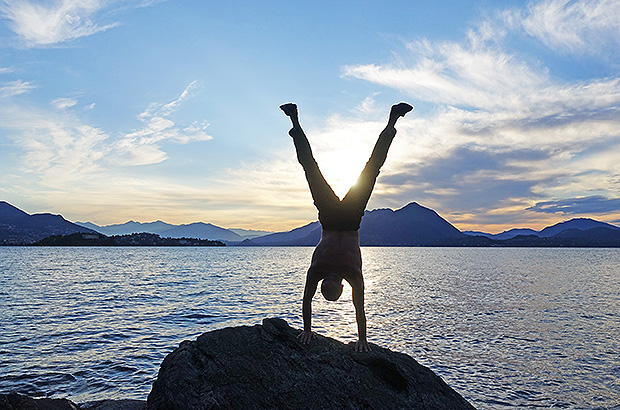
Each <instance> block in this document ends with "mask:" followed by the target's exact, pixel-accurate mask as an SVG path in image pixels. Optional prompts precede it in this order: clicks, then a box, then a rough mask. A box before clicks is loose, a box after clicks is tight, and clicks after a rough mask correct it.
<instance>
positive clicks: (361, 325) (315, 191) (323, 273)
mask: <svg viewBox="0 0 620 410" xmlns="http://www.w3.org/2000/svg"><path fill="white" fill-rule="evenodd" d="M280 108H281V109H282V111H284V113H285V114H286V115H287V116H288V117H290V119H291V121H292V123H293V128H292V129H291V130H290V131H289V135H290V136H291V137H292V138H293V143H294V144H295V149H296V151H297V159H298V160H299V163H300V164H301V166H302V167H303V169H304V172H305V174H306V180H307V181H308V186H309V187H310V193H311V194H312V199H313V200H314V205H315V206H316V208H317V210H318V213H319V222H321V226H322V231H321V240H320V241H319V244H318V245H317V246H316V248H315V249H314V253H313V254H312V261H311V262H310V268H309V269H308V273H307V275H306V285H305V288H304V296H303V304H302V315H303V321H304V330H303V332H302V333H301V334H300V335H299V338H300V340H301V342H302V343H303V344H308V343H310V341H311V340H312V339H313V338H315V337H316V336H315V335H314V333H313V332H312V298H313V297H314V294H315V293H316V289H317V286H318V283H319V282H320V281H322V283H321V293H322V294H323V296H324V297H325V299H327V300H330V301H335V300H338V298H340V295H341V294H342V288H343V284H342V280H343V279H344V280H346V281H347V282H348V283H349V285H351V288H352V294H353V305H354V306H355V318H356V321H357V331H358V337H359V340H358V341H357V342H356V343H355V350H357V351H360V352H366V351H368V350H370V348H369V346H368V342H367V340H366V313H365V312H364V277H363V276H362V255H361V251H360V241H359V228H360V223H361V221H362V217H363V216H364V210H365V209H366V204H367V203H368V200H369V199H370V194H371V193H372V190H373V188H374V186H375V182H376V180H377V176H378V175H379V169H380V168H381V166H382V165H383V163H384V162H385V159H386V157H387V152H388V150H389V148H390V145H391V143H392V140H393V139H394V136H395V135H396V129H395V128H394V125H395V124H396V121H397V120H398V118H400V117H402V116H404V115H405V114H406V113H408V112H409V111H411V110H412V109H413V107H412V106H411V105H409V104H406V103H400V104H396V105H393V106H392V109H391V111H390V116H389V120H388V124H387V126H386V127H385V129H384V130H383V131H382V132H381V134H380V135H379V139H378V140H377V142H376V144H375V147H374V149H373V151H372V154H371V156H370V159H369V160H368V162H367V163H366V166H365V167H364V169H363V170H362V173H361V174H360V176H359V178H358V180H357V182H356V183H355V184H354V185H353V186H352V187H351V189H349V192H347V194H346V195H345V197H344V198H343V199H342V200H340V198H338V196H336V194H335V193H334V191H333V190H332V188H331V187H330V186H329V184H328V183H327V181H325V178H323V174H321V171H320V170H319V166H318V165H317V163H316V160H315V159H314V156H313V155H312V150H311V149H310V143H309V142H308V139H307V138H306V135H305V134H304V132H303V130H302V129H301V125H300V124H299V117H298V112H297V105H295V104H290V103H289V104H284V105H282V106H280Z"/></svg>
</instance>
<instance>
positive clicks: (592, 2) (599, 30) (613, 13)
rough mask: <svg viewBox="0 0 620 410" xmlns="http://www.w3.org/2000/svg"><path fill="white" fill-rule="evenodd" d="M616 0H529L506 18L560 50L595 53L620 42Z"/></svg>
mask: <svg viewBox="0 0 620 410" xmlns="http://www.w3.org/2000/svg"><path fill="white" fill-rule="evenodd" d="M618 16H620V2H618V1H617V0H580V1H569V0H546V1H542V2H539V3H530V4H529V5H528V8H527V11H524V12H517V15H516V16H515V15H513V16H512V18H510V20H509V22H510V23H511V24H512V25H513V26H514V25H517V26H521V27H522V28H523V29H524V30H525V32H527V33H528V34H529V35H531V36H533V37H536V38H538V39H539V40H540V41H541V42H543V43H544V44H545V45H546V46H548V47H550V48H553V49H556V50H560V51H562V52H570V53H583V54H597V53H598V51H599V50H601V47H603V46H614V47H615V48H616V49H617V47H618V46H619V45H620V18H618Z"/></svg>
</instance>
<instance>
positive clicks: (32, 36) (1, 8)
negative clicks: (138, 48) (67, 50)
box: [0, 0, 116, 47]
mask: <svg viewBox="0 0 620 410" xmlns="http://www.w3.org/2000/svg"><path fill="white" fill-rule="evenodd" d="M104 7H105V3H104V2H103V1H99V0H62V1H57V2H47V3H34V2H31V1H28V0H3V1H2V2H1V3H0V13H1V14H2V15H3V17H4V18H6V19H8V20H9V25H10V27H11V29H12V30H13V31H14V32H15V33H16V34H17V35H18V36H19V37H20V38H21V39H22V41H23V42H24V44H25V45H26V46H28V47H35V46H47V45H52V44H56V43H62V42H66V41H70V40H75V39H77V38H80V37H84V36H89V35H92V34H95V33H98V32H101V31H105V30H108V29H110V28H112V27H114V26H115V25H116V23H111V24H99V23H97V22H95V21H93V19H95V18H96V15H97V13H98V12H99V11H100V10H101V9H103V8H104Z"/></svg>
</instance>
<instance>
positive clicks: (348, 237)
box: [309, 229, 362, 282]
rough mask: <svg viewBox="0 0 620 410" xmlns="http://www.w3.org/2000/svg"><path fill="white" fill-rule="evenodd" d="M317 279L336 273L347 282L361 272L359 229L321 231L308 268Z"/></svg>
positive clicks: (358, 275)
mask: <svg viewBox="0 0 620 410" xmlns="http://www.w3.org/2000/svg"><path fill="white" fill-rule="evenodd" d="M309 272H311V273H312V274H313V275H316V278H317V279H319V280H320V279H323V278H324V277H325V276H327V274H329V273H336V274H338V275H339V276H341V277H342V278H344V279H346V280H347V281H348V282H350V281H351V279H353V278H355V277H357V278H359V277H360V276H361V274H362V254H361V251H360V236H359V231H332V230H325V229H323V232H322V233H321V240H320V242H319V244H318V245H317V246H316V248H315V249H314V253H313V254H312V262H311V263H310V269H309Z"/></svg>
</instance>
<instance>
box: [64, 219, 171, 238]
mask: <svg viewBox="0 0 620 410" xmlns="http://www.w3.org/2000/svg"><path fill="white" fill-rule="evenodd" d="M76 224H77V225H81V226H84V227H86V228H90V229H93V230H95V231H97V232H99V233H102V234H104V235H108V236H112V235H130V234H132V233H142V232H146V233H154V234H158V235H160V234H162V233H163V232H166V231H167V230H169V229H172V228H174V227H175V226H174V225H171V224H168V223H165V222H162V221H156V222H147V223H142V222H136V221H128V222H125V223H124V224H114V225H105V226H99V225H95V224H94V223H91V222H76Z"/></svg>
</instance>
